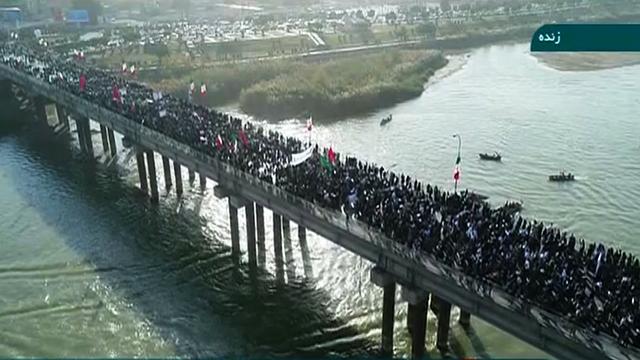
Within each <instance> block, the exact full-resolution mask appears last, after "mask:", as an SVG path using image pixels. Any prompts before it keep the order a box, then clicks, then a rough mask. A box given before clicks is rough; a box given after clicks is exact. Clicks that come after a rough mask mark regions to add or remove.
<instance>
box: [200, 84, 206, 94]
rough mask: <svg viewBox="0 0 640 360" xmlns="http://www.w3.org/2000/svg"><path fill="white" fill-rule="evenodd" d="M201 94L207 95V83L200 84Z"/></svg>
mask: <svg viewBox="0 0 640 360" xmlns="http://www.w3.org/2000/svg"><path fill="white" fill-rule="evenodd" d="M200 95H201V96H205V95H207V85H205V84H204V83H202V85H200Z"/></svg>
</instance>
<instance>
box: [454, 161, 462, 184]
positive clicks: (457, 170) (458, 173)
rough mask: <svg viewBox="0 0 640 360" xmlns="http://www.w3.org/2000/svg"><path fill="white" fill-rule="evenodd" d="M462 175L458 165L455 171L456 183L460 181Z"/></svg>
mask: <svg viewBox="0 0 640 360" xmlns="http://www.w3.org/2000/svg"><path fill="white" fill-rule="evenodd" d="M460 175H461V170H460V166H459V165H456V167H455V168H454V169H453V180H454V181H455V182H458V181H460Z"/></svg>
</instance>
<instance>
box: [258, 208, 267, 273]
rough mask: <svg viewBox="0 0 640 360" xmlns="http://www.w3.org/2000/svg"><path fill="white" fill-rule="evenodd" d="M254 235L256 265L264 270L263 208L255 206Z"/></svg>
mask: <svg viewBox="0 0 640 360" xmlns="http://www.w3.org/2000/svg"><path fill="white" fill-rule="evenodd" d="M256 233H257V240H258V265H259V266H260V267H261V268H264V265H265V263H266V248H265V236H264V208H263V207H262V205H258V204H256Z"/></svg>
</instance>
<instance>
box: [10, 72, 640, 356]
mask: <svg viewBox="0 0 640 360" xmlns="http://www.w3.org/2000/svg"><path fill="white" fill-rule="evenodd" d="M2 73H4V77H6V78H9V79H10V80H12V81H13V82H14V83H16V84H19V85H22V86H33V87H35V88H36V90H38V91H37V92H39V93H40V94H41V95H43V96H47V97H50V98H52V99H53V100H55V101H58V102H60V103H61V104H63V105H66V106H69V107H72V108H74V110H75V111H76V112H78V113H80V114H82V115H84V116H87V117H89V118H91V119H94V120H96V121H98V122H101V123H103V124H104V125H108V126H110V127H111V128H114V129H115V130H117V131H120V132H122V133H123V134H124V135H126V136H127V137H130V138H131V139H132V140H133V141H134V142H137V143H140V144H143V145H144V146H147V147H150V148H152V149H154V150H156V151H158V152H159V153H162V154H163V155H165V156H168V157H172V158H174V159H182V160H183V163H184V164H186V163H187V162H189V161H191V162H192V163H193V164H194V167H195V169H193V170H196V171H200V172H205V173H206V174H207V175H209V176H211V177H212V178H213V179H214V180H216V181H218V182H220V183H224V186H225V187H229V188H230V189H232V190H236V189H237V190H240V191H239V192H240V193H244V190H250V191H249V192H250V193H251V194H256V195H257V196H256V197H257V198H256V199H251V200H254V201H256V202H259V203H260V202H261V205H264V206H267V207H269V206H270V205H276V204H271V203H270V202H269V201H270V200H265V199H275V201H280V202H282V203H283V204H284V205H281V208H282V206H287V207H295V209H296V212H298V213H300V214H301V215H300V218H301V219H302V218H303V215H304V216H305V217H311V218H315V219H320V220H321V221H323V222H326V223H327V224H330V225H331V226H332V227H333V228H335V229H338V230H339V233H340V234H345V235H348V236H349V239H350V240H352V241H357V242H360V243H361V244H362V245H365V246H366V247H367V248H368V249H372V251H370V252H369V253H368V254H367V256H366V257H367V258H368V260H370V261H373V262H375V263H377V264H378V265H382V266H383V267H389V266H388V265H386V266H385V264H384V263H385V262H387V261H388V260H389V259H391V260H393V263H395V264H403V266H405V267H406V268H410V269H411V271H410V273H409V271H407V274H402V276H399V282H400V283H401V284H402V285H405V286H411V287H415V288H422V289H424V290H427V291H430V292H432V293H434V294H438V296H440V294H439V292H443V289H445V288H446V289H448V290H449V291H448V292H445V294H444V295H443V296H440V297H442V298H443V299H445V300H448V301H451V302H452V303H454V304H456V305H459V306H460V307H461V308H464V309H465V310H467V311H469V312H470V313H472V314H476V315H480V316H481V317H483V318H494V321H490V322H492V323H494V324H497V323H499V324H502V325H503V326H499V327H502V328H513V324H508V323H504V322H500V319H499V316H497V317H498V318H497V319H496V318H495V316H491V314H488V312H500V310H499V309H504V310H508V311H510V312H513V313H515V314H519V315H520V316H521V318H520V319H523V320H524V319H528V320H526V321H533V322H535V323H536V324H537V327H532V324H530V323H529V324H524V323H523V324H521V326H523V327H527V328H530V329H537V330H534V331H538V332H539V333H540V334H533V335H536V336H540V337H543V338H547V339H549V342H552V341H553V342H559V341H560V340H558V339H556V338H553V337H554V335H555V336H556V337H557V336H558V334H561V335H562V336H563V337H564V338H565V339H567V340H570V341H572V342H574V343H577V344H580V345H581V346H584V347H585V349H590V350H594V351H597V352H599V353H601V354H606V355H607V357H609V358H612V359H620V360H622V359H640V356H639V354H638V351H637V349H635V348H633V349H631V348H623V347H621V346H620V345H619V344H618V342H617V340H615V339H613V338H612V337H611V336H609V335H606V334H598V335H596V334H594V333H593V332H592V331H590V330H588V329H584V328H581V327H579V326H577V325H576V324H574V323H572V322H570V321H567V320H565V319H563V318H561V317H559V316H557V315H555V314H552V313H550V312H548V311H546V310H543V309H542V308H541V307H539V306H537V305H536V304H533V303H531V302H529V301H525V300H521V299H517V298H515V297H513V296H512V295H510V294H508V293H507V292H505V291H504V290H502V289H501V288H499V287H497V286H496V285H495V284H489V283H487V282H483V281H481V280H478V279H475V278H473V277H471V276H469V275H467V274H464V273H463V272H461V271H460V270H457V269H454V268H451V267H449V266H447V265H445V264H442V263H440V262H439V261H437V260H436V259H435V258H433V256H431V255H428V254H425V253H419V252H414V251H410V250H409V249H408V248H407V247H406V246H404V245H401V244H399V243H397V242H395V241H393V240H391V239H389V238H388V237H386V236H385V235H384V234H382V233H380V232H377V231H372V230H371V229H370V228H369V227H368V226H367V225H366V224H364V223H362V222H360V221H358V220H356V219H353V218H351V219H350V220H349V221H348V222H347V221H346V218H345V216H344V215H343V214H341V213H339V212H337V211H334V210H328V209H324V208H321V207H320V206H318V205H316V204H313V203H311V202H309V201H306V200H303V199H302V198H299V197H297V196H295V195H293V194H291V193H289V192H287V191H285V190H283V189H281V188H279V187H277V186H275V185H273V184H271V183H268V182H265V181H263V180H261V179H259V178H257V177H254V176H253V175H251V174H248V173H246V172H243V171H241V170H239V169H236V168H234V167H233V166H231V165H229V164H226V163H224V162H222V161H219V160H217V159H215V158H213V157H211V156H209V155H207V154H205V153H203V152H201V151H199V150H196V149H193V148H191V147H190V146H187V145H185V144H183V143H180V142H178V141H176V140H174V139H172V138H170V137H168V136H167V135H164V134H162V133H159V132H157V131H155V130H152V129H150V128H148V127H146V126H144V125H142V124H140V123H137V122H135V121H134V120H131V119H129V118H127V117H125V116H123V115H120V114H117V113H114V112H112V111H111V110H108V109H106V108H104V107H102V106H100V105H97V104H95V103H92V102H90V101H88V100H86V99H84V98H82V97H79V96H76V95H74V94H72V93H69V92H66V91H61V90H60V89H59V88H57V87H55V86H53V85H51V84H49V83H46V82H44V81H41V80H39V79H36V78H33V77H31V76H28V75H26V74H24V73H22V72H19V71H17V70H14V69H12V68H10V67H8V66H6V65H3V64H0V74H2ZM194 160H195V161H194ZM291 217H292V220H294V221H296V219H295V216H291ZM330 240H332V241H334V242H339V239H330ZM345 247H346V246H345ZM374 254H377V255H374ZM403 269H405V268H403ZM394 275H400V274H397V273H396V274H394ZM452 284H454V285H453V286H452ZM469 294H473V296H475V297H476V298H475V299H465V297H467V298H468V297H469V296H468V295H469ZM504 310H503V311H502V313H505V312H504ZM515 325H516V326H518V324H515ZM533 335H532V336H533ZM567 346H569V345H567ZM585 358H592V359H595V358H597V357H593V356H585Z"/></svg>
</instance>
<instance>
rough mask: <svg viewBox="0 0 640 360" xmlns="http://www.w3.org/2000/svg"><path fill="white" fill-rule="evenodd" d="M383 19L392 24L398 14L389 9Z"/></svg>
mask: <svg viewBox="0 0 640 360" xmlns="http://www.w3.org/2000/svg"><path fill="white" fill-rule="evenodd" d="M385 19H386V20H387V23H389V24H393V23H395V22H396V20H397V19H398V15H396V13H395V12H393V11H391V12H388V13H387V15H385Z"/></svg>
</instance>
